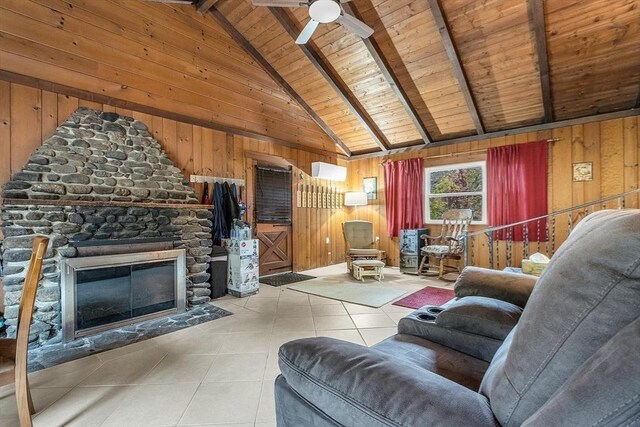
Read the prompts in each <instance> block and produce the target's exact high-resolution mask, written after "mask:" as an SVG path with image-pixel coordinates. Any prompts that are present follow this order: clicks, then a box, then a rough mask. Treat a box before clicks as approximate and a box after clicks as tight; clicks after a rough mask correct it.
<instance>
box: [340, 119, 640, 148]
mask: <svg viewBox="0 0 640 427" xmlns="http://www.w3.org/2000/svg"><path fill="white" fill-rule="evenodd" d="M635 116H640V109H637V108H632V109H630V110H622V111H613V112H610V113H603V114H595V115H593V116H586V117H578V118H576V119H568V120H561V121H559V122H553V123H541V124H538V125H531V126H524V127H521V128H516V129H509V130H501V131H495V132H489V133H485V134H484V135H471V136H462V137H459V138H451V139H445V140H442V141H435V142H432V143H431V144H430V145H429V146H428V147H426V146H425V145H424V144H422V143H420V142H419V141H418V142H416V144H415V145H413V146H409V147H403V148H393V149H391V150H389V151H388V152H386V153H381V152H368V151H360V152H355V153H353V155H352V156H351V157H350V158H349V160H350V161H351V160H359V159H366V158H371V157H380V156H383V155H384V156H387V155H389V154H399V153H407V152H419V151H421V150H426V149H427V148H431V147H441V146H443V145H451V144H459V143H462V142H473V141H480V140H484V139H489V138H500V137H503V136H510V135H519V134H522V133H529V132H540V131H545V130H550V129H557V128H562V127H569V126H576V125H583V124H585V123H593V122H600V121H605V120H613V119H620V118H624V117H635Z"/></svg>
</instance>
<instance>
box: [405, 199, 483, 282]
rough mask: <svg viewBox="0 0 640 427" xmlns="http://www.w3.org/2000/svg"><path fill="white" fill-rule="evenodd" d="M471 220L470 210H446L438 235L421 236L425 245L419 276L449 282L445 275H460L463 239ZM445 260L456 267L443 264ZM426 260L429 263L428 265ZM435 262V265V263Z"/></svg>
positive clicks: (463, 246) (463, 247)
mask: <svg viewBox="0 0 640 427" xmlns="http://www.w3.org/2000/svg"><path fill="white" fill-rule="evenodd" d="M472 218H473V215H472V212H471V209H451V210H448V211H446V212H445V213H444V214H443V215H442V219H443V221H442V229H441V230H440V235H438V236H429V235H424V236H422V238H423V239H425V240H426V241H427V243H426V245H425V246H424V247H423V248H422V250H421V253H422V260H421V261H420V267H419V268H418V272H419V274H422V275H425V276H436V275H437V276H438V278H439V279H440V280H447V281H451V280H450V279H447V278H446V277H445V275H446V274H447V273H451V272H457V273H460V271H461V269H460V265H459V264H460V260H461V259H462V256H463V253H464V250H465V237H466V235H467V229H468V228H469V224H470V223H471V219H472ZM447 259H453V260H455V262H456V265H455V266H454V265H447V264H445V260H447ZM427 260H428V261H429V262H428V263H427ZM436 261H437V264H436V263H435V262H436ZM425 268H426V270H425ZM454 280H455V279H454Z"/></svg>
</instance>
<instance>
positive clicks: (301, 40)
mask: <svg viewBox="0 0 640 427" xmlns="http://www.w3.org/2000/svg"><path fill="white" fill-rule="evenodd" d="M318 24H320V23H319V22H318V21H314V20H313V19H311V20H309V22H308V23H307V25H306V26H305V27H304V29H303V30H302V32H301V33H300V35H299V36H298V38H297V39H296V44H305V43H306V42H308V41H309V39H310V38H311V36H312V35H313V33H314V32H315V31H316V28H318Z"/></svg>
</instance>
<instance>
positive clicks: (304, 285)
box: [288, 272, 407, 308]
mask: <svg viewBox="0 0 640 427" xmlns="http://www.w3.org/2000/svg"><path fill="white" fill-rule="evenodd" d="M392 276H393V275H392ZM387 280H391V281H393V278H392V277H389V278H387V276H386V272H385V278H384V279H383V281H382V282H378V281H374V280H370V281H367V282H365V283H362V282H360V281H356V280H355V279H353V278H352V277H351V276H348V275H347V274H346V273H345V274H340V275H336V276H326V277H318V278H317V279H313V280H307V281H305V282H301V283H297V284H295V285H291V286H289V287H288V288H289V289H291V290H294V291H298V292H303V293H306V294H311V295H317V296H320V297H325V298H331V299H335V300H338V301H345V302H350V303H353V304H360V305H366V306H369V307H375V308H378V307H382V306H383V305H385V304H388V303H390V302H391V301H394V300H396V299H398V298H399V297H401V296H402V295H404V294H406V293H407V292H406V291H404V290H400V289H392V288H386V287H384V282H385V281H387ZM345 282H346V283H345ZM350 282H352V283H350Z"/></svg>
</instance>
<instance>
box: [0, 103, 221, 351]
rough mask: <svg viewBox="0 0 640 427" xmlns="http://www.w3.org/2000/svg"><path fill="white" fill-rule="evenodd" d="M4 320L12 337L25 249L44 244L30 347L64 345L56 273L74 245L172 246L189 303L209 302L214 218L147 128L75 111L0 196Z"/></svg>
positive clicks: (115, 116) (108, 115) (101, 114)
mask: <svg viewBox="0 0 640 427" xmlns="http://www.w3.org/2000/svg"><path fill="white" fill-rule="evenodd" d="M2 197H3V198H4V199H5V200H4V205H3V206H2V216H1V219H2V223H1V226H2V231H3V234H4V236H5V239H4V241H3V242H2V258H3V269H4V279H3V286H4V291H5V300H4V303H5V317H6V318H7V325H8V333H9V335H10V336H11V335H12V334H14V333H15V325H16V322H17V314H18V302H19V298H20V295H21V292H22V284H23V282H24V275H25V273H26V271H25V270H26V266H27V262H28V259H29V257H30V254H31V250H30V249H31V244H32V242H33V238H34V237H35V236H36V235H44V236H48V237H49V238H50V246H49V250H48V252H47V256H46V259H45V261H44V263H43V269H42V277H41V282H40V288H39V290H38V293H37V297H36V304H35V306H36V311H35V313H34V323H33V325H32V327H31V340H32V341H34V342H35V343H37V344H42V343H45V342H55V341H58V340H59V339H60V335H61V334H60V328H61V325H60V319H61V317H60V310H61V308H60V264H61V261H62V260H63V259H64V258H69V257H75V256H76V255H77V251H76V249H75V248H74V247H73V246H71V245H70V243H71V242H77V241H89V240H105V239H111V240H113V239H116V240H118V239H149V238H156V237H172V238H174V239H175V243H174V247H175V248H184V249H185V250H186V251H187V270H188V271H187V272H186V274H187V300H188V302H189V303H190V304H191V305H194V304H202V303H206V302H208V301H209V300H210V298H209V295H210V290H209V283H208V279H209V274H208V273H207V272H206V271H207V267H208V265H209V262H210V256H209V255H210V253H211V246H212V241H211V225H212V223H211V220H210V218H211V216H212V214H211V211H210V210H208V209H205V208H203V207H202V206H200V205H198V204H197V203H198V200H197V198H196V195H195V193H194V191H193V190H192V189H191V187H189V185H188V182H187V181H185V179H184V177H183V176H182V173H181V171H180V169H178V168H176V167H175V166H173V164H172V162H171V161H170V160H169V158H168V157H167V156H166V154H165V153H164V152H163V151H162V148H161V146H160V144H159V143H158V142H157V141H156V140H155V139H154V138H153V137H152V136H151V134H150V133H149V131H148V129H147V127H146V126H145V124H144V123H142V122H140V121H137V120H134V119H133V118H131V117H124V116H120V115H118V114H116V113H109V112H99V111H95V110H91V109H88V108H79V109H78V110H76V111H75V112H74V113H73V114H72V115H71V117H69V119H67V120H66V121H65V122H64V123H63V124H62V125H60V126H59V127H58V128H57V129H56V131H55V132H54V133H53V134H52V135H51V136H50V137H49V138H47V139H46V140H45V141H44V142H43V144H42V146H41V147H39V148H38V149H37V150H36V151H35V153H33V155H32V156H31V157H30V158H29V160H28V162H27V164H25V165H24V167H23V168H22V170H21V171H20V172H18V173H16V174H14V176H13V177H12V179H11V180H10V181H9V182H7V183H6V184H5V185H4V187H3V191H2Z"/></svg>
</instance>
